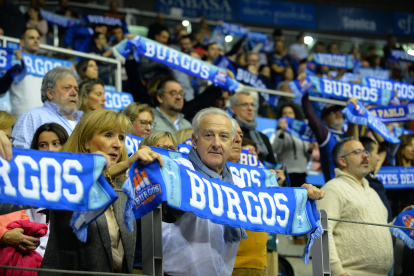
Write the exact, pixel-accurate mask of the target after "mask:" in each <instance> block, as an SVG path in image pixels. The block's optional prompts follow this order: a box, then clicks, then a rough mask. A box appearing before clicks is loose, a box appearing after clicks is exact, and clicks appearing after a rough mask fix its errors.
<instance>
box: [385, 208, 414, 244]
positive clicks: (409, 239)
mask: <svg viewBox="0 0 414 276" xmlns="http://www.w3.org/2000/svg"><path fill="white" fill-rule="evenodd" d="M393 225H395V226H404V227H410V228H414V209H410V210H407V211H405V212H401V213H400V214H399V215H398V217H397V219H396V220H395V221H394V224H393ZM390 231H391V233H392V234H393V235H394V236H395V237H397V238H399V239H400V240H402V241H403V242H404V244H405V245H407V246H408V247H409V248H410V249H414V230H408V229H400V228H390Z"/></svg>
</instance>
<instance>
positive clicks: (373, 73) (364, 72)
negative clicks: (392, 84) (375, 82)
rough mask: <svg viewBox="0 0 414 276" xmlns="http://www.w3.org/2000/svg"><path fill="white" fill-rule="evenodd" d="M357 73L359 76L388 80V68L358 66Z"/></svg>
mask: <svg viewBox="0 0 414 276" xmlns="http://www.w3.org/2000/svg"><path fill="white" fill-rule="evenodd" d="M357 74H358V75H360V76H361V77H369V78H376V79H382V80H388V79H389V78H390V70H385V69H373V68H359V69H358V72H357Z"/></svg>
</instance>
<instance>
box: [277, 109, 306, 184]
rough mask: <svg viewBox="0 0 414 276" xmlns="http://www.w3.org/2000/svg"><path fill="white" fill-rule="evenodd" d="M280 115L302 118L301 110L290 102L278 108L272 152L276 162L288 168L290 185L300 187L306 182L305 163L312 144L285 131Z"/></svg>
mask: <svg viewBox="0 0 414 276" xmlns="http://www.w3.org/2000/svg"><path fill="white" fill-rule="evenodd" d="M282 117H288V118H291V119H296V120H303V117H302V116H301V112H299V111H298V110H297V107H296V106H295V105H294V104H292V103H287V104H285V105H283V106H281V108H280V109H279V110H278V113H277V114H276V118H277V119H278V120H279V126H278V128H277V130H276V131H275V134H274V136H275V138H274V140H273V144H272V147H273V152H274V153H276V154H277V159H278V162H280V163H284V164H285V165H286V167H287V168H288V173H289V179H290V183H291V185H292V187H300V186H302V184H304V183H306V172H307V164H308V162H309V160H310V157H311V154H312V150H313V148H314V145H313V144H310V145H309V143H308V142H305V141H303V140H301V139H299V138H297V137H295V136H293V135H292V134H290V133H287V132H286V131H285V129H286V126H287V122H286V120H285V119H283V118H282Z"/></svg>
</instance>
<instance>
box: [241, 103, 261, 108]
mask: <svg viewBox="0 0 414 276" xmlns="http://www.w3.org/2000/svg"><path fill="white" fill-rule="evenodd" d="M237 106H241V107H244V108H246V107H248V106H250V107H253V108H255V107H256V106H257V104H254V103H242V104H238V105H237Z"/></svg>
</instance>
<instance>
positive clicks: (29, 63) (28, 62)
mask: <svg viewBox="0 0 414 276" xmlns="http://www.w3.org/2000/svg"><path fill="white" fill-rule="evenodd" d="M22 54H23V59H24V64H25V67H26V68H27V74H29V75H33V76H37V77H44V76H45V75H46V73H47V72H49V71H50V70H52V69H53V68H55V67H58V66H66V67H70V68H72V69H74V66H73V63H72V62H71V61H67V60H62V59H56V58H49V57H44V56H37V55H31V54H26V53H22Z"/></svg>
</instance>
